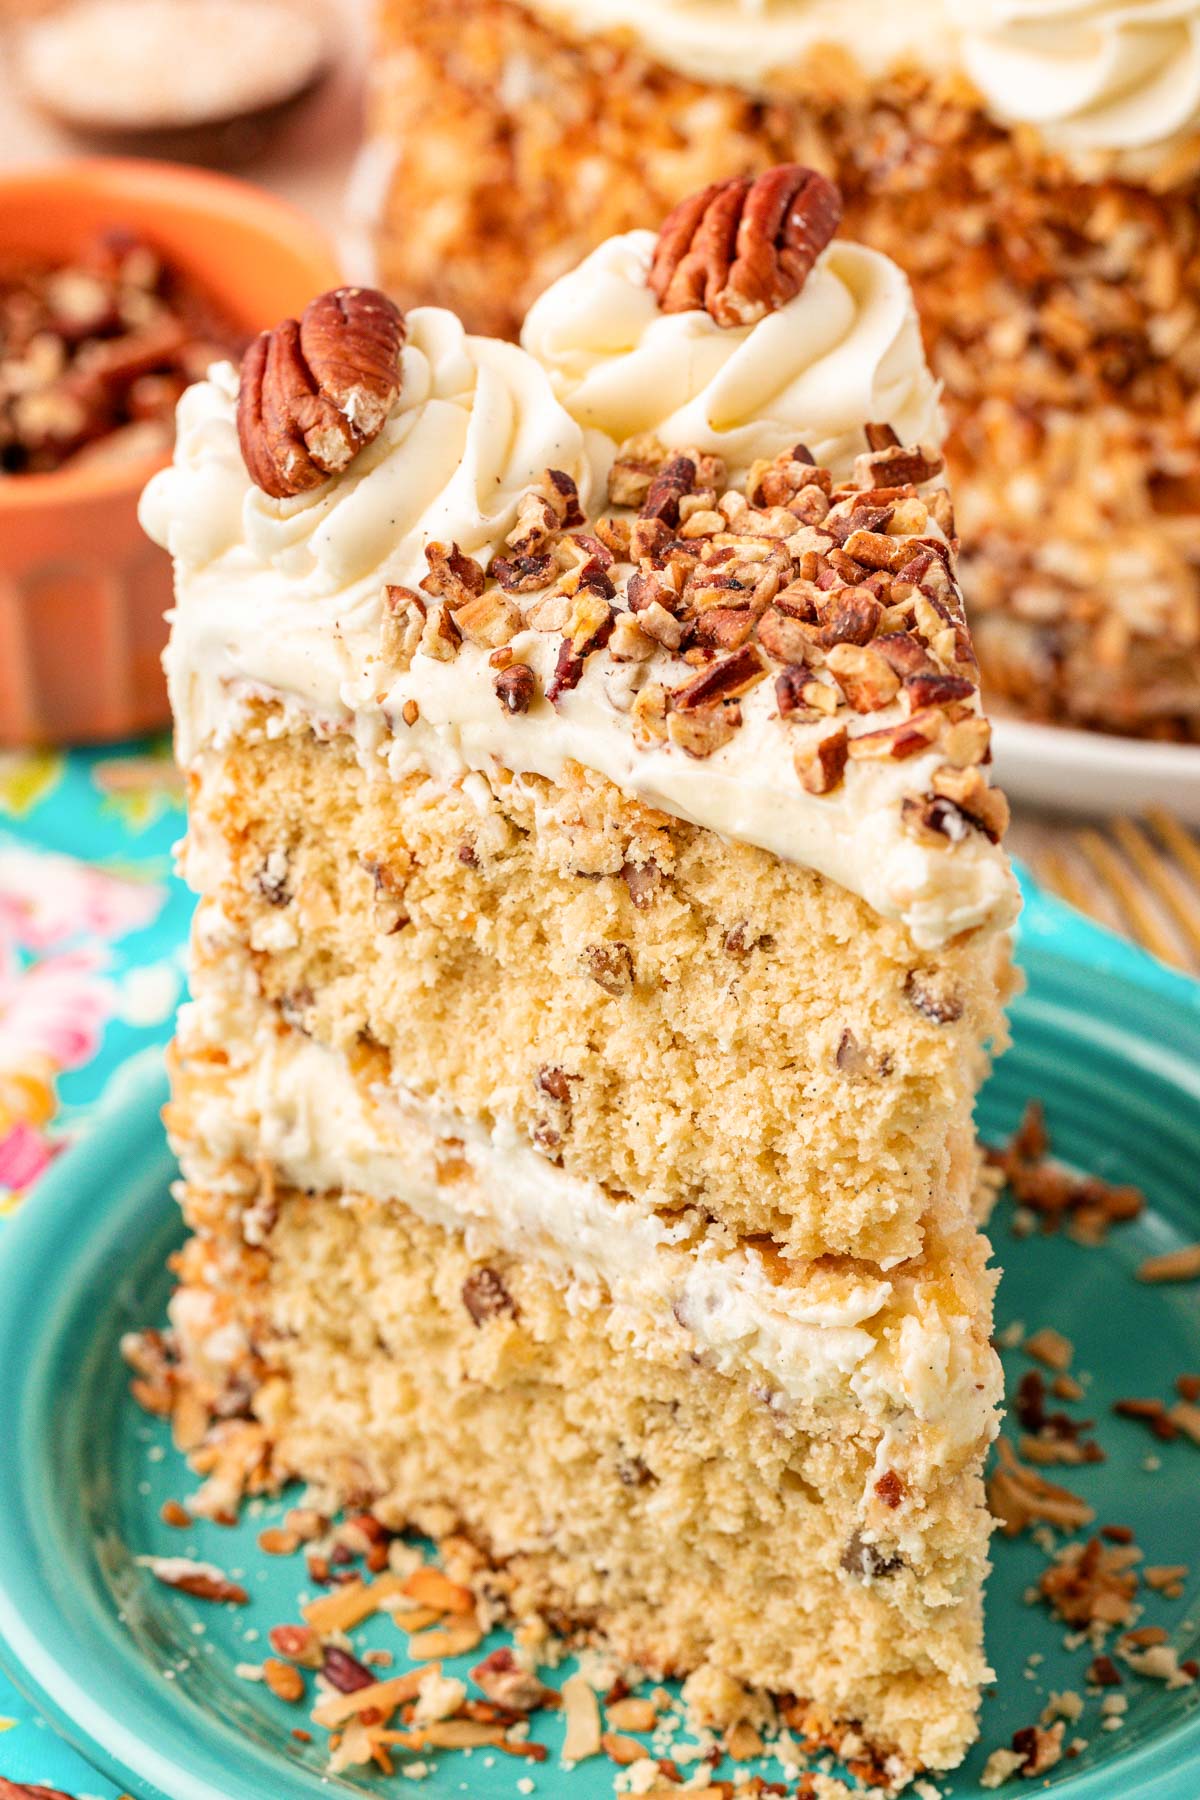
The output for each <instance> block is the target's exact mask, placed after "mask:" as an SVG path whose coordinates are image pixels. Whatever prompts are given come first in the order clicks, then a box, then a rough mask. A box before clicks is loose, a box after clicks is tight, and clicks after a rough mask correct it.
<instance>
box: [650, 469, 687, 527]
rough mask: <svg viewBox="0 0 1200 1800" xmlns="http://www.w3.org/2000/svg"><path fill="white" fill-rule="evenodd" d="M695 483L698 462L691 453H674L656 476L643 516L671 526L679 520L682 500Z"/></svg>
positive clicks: (653, 479) (651, 483)
mask: <svg viewBox="0 0 1200 1800" xmlns="http://www.w3.org/2000/svg"><path fill="white" fill-rule="evenodd" d="M695 483H696V465H695V463H694V462H693V461H692V459H691V457H690V456H672V457H671V458H670V460H669V461H667V462H665V463H664V464H663V466H662V468H661V469H659V470H658V472H657V473H656V474H655V475H654V476H653V478H652V479H651V482H650V486H649V487H648V489H647V490H646V498H645V499H644V500H643V502H642V505H641V509H640V511H641V517H642V518H643V519H657V520H658V521H660V522H661V523H662V524H664V525H669V526H671V527H672V528H673V527H675V526H676V525H678V523H679V502H680V500H681V499H682V498H683V496H684V495H685V494H690V493H691V491H692V488H693V487H694V486H695Z"/></svg>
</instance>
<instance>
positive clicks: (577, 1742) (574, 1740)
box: [561, 1675, 601, 1763]
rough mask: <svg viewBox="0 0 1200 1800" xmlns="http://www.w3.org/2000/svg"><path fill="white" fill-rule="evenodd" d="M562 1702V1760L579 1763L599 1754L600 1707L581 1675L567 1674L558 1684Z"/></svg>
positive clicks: (589, 1686)
mask: <svg viewBox="0 0 1200 1800" xmlns="http://www.w3.org/2000/svg"><path fill="white" fill-rule="evenodd" d="M561 1691H562V1702H563V1708H564V1711H565V1714H566V1726H567V1729H566V1736H565V1737H564V1739H563V1747H562V1759H563V1761H564V1762H566V1763H577V1762H583V1761H584V1760H585V1758H587V1757H589V1756H598V1755H599V1754H600V1747H601V1746H600V1707H599V1705H598V1704H597V1701H596V1696H595V1693H594V1692H593V1690H592V1687H591V1685H590V1684H589V1683H588V1682H587V1681H586V1680H585V1679H584V1677H583V1676H582V1675H569V1676H568V1677H567V1679H566V1681H564V1682H563V1684H562V1690H561Z"/></svg>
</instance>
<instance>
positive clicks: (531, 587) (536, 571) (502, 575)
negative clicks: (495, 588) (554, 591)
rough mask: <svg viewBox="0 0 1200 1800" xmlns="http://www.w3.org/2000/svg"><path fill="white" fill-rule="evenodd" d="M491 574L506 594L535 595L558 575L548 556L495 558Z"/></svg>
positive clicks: (556, 567)
mask: <svg viewBox="0 0 1200 1800" xmlns="http://www.w3.org/2000/svg"><path fill="white" fill-rule="evenodd" d="M491 573H492V574H493V575H494V576H495V577H496V580H497V581H498V582H499V583H500V586H501V587H502V588H503V589H504V591H505V593H506V594H535V593H538V592H540V591H541V589H542V588H547V587H549V586H550V583H551V582H552V581H553V580H554V578H555V576H556V575H557V573H558V564H557V563H556V562H555V560H554V558H553V557H552V556H550V555H548V554H547V555H536V554H535V555H529V554H526V555H523V556H497V557H495V558H494V559H493V562H492V566H491Z"/></svg>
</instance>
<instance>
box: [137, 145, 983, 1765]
mask: <svg viewBox="0 0 1200 1800" xmlns="http://www.w3.org/2000/svg"><path fill="white" fill-rule="evenodd" d="M837 213H838V200H837V194H836V191H835V190H833V189H832V188H831V187H830V186H829V184H828V183H826V182H824V181H823V180H821V179H820V178H818V177H815V176H813V175H812V174H811V172H809V171H806V170H803V169H798V168H795V167H791V166H789V167H785V168H781V169H778V170H773V171H771V172H770V173H769V174H768V175H767V176H765V177H762V178H760V179H759V180H758V181H756V182H754V183H753V184H751V183H748V182H741V181H738V182H730V183H724V184H720V185H719V186H718V188H716V189H714V190H710V191H706V193H705V194H704V195H701V196H697V197H696V198H695V199H694V200H693V201H692V202H690V203H688V204H687V205H686V206H685V207H684V208H681V209H680V210H679V211H678V212H677V213H676V214H675V215H673V216H672V218H671V219H670V220H668V222H667V224H666V226H665V227H664V229H663V232H662V233H661V234H660V236H659V237H658V238H657V239H656V238H655V237H654V236H653V235H652V234H649V233H638V234H634V235H633V237H631V238H627V239H622V240H618V241H616V242H615V243H614V244H612V245H609V246H606V247H605V249H604V250H602V251H601V252H598V253H597V255H596V257H594V258H592V259H590V260H589V262H588V263H586V264H584V265H583V266H582V268H581V269H580V270H579V271H576V273H575V274H574V275H571V276H568V277H566V278H565V279H564V280H563V281H562V282H561V283H559V284H558V285H557V286H556V287H555V288H554V289H552V290H551V291H550V292H549V293H548V294H547V295H546V296H545V297H544V299H543V300H542V301H541V302H539V303H538V305H537V306H535V308H534V309H533V312H532V313H531V316H530V319H529V321H528V322H527V328H526V335H525V347H524V348H521V347H518V346H515V345H512V344H507V343H503V342H499V341H496V340H492V339H487V338H479V337H471V336H468V335H466V334H465V333H464V332H463V330H462V328H461V327H460V325H459V324H458V322H457V321H456V320H455V319H454V318H453V317H452V316H451V315H450V314H449V313H447V312H444V311H441V310H438V309H433V308H422V309H418V310H416V311H414V312H412V313H410V314H409V315H408V317H407V319H404V318H402V317H401V315H400V314H399V313H398V312H397V311H396V310H395V309H394V308H393V307H391V306H390V304H389V303H388V302H386V301H385V300H384V298H383V297H382V296H381V295H376V294H373V293H370V292H367V291H363V290H342V291H341V292H339V293H337V294H334V295H327V296H322V297H321V298H320V299H319V300H317V301H315V302H314V303H313V305H312V306H310V308H309V309H308V311H307V312H306V314H305V316H304V318H303V319H302V320H301V321H299V322H298V323H296V322H286V323H285V324H284V325H282V326H280V327H279V328H277V330H276V331H275V332H273V333H270V334H267V335H265V336H264V338H263V339H261V340H260V341H259V343H258V345H256V346H255V347H254V349H253V350H252V351H251V352H250V354H249V356H248V357H247V359H246V362H245V364H244V366H243V369H242V372H241V377H240V384H239V378H238V376H237V375H236V373H235V372H234V371H233V370H232V369H230V368H218V369H216V370H214V371H213V373H212V375H211V377H210V380H209V382H208V383H207V384H205V385H203V386H201V387H198V388H195V389H193V390H191V391H190V392H189V394H188V395H187V396H186V397H185V399H184V401H183V403H182V412H181V420H180V433H179V443H178V450H177V454H176V461H175V465H174V467H173V468H172V469H171V470H168V471H166V472H165V473H164V474H163V475H161V476H160V477H158V478H156V480H155V482H154V483H153V484H152V486H151V488H150V489H149V490H148V493H147V496H146V500H145V502H144V516H145V519H146V522H147V525H148V527H149V529H150V531H151V533H152V535H153V536H155V537H156V538H157V539H158V540H159V541H160V542H163V543H165V544H167V545H168V546H169V547H170V549H171V550H172V552H173V554H174V556H175V562H176V576H177V610H176V617H175V625H174V633H173V638H172V645H171V649H170V651H169V655H168V665H169V675H170V680H171V688H172V694H173V699H174V705H175V712H176V726H177V745H178V751H179V755H180V758H181V760H182V762H183V763H184V765H185V767H186V769H187V772H188V779H189V788H190V824H189V831H188V840H187V847H186V853H185V868H186V872H187V874H188V877H189V879H190V880H191V882H192V883H193V885H194V886H195V888H196V889H197V891H198V893H199V895H200V905H199V908H198V911H197V916H196V926H195V932H194V939H193V949H192V992H193V995H194V998H193V1000H192V1002H191V1003H190V1005H189V1006H188V1007H187V1008H185V1010H184V1013H183V1015H182V1017H181V1021H180V1028H179V1035H178V1041H177V1045H176V1049H175V1054H174V1065H175V1066H174V1093H173V1099H172V1103H171V1107H170V1111H169V1125H170V1130H171V1134H172V1138H173V1141H174V1143H175V1144H176V1146H177V1148H178V1151H179V1154H180V1158H181V1163H182V1166H183V1172H184V1184H183V1189H182V1192H183V1204H184V1209H185V1212H186V1214H187V1216H188V1219H189V1222H190V1225H191V1227H192V1231H193V1236H192V1237H191V1239H190V1240H189V1242H188V1245H187V1246H186V1248H185V1250H184V1252H183V1254H182V1257H181V1262H180V1287H179V1291H178V1293H177V1295H176V1298H175V1301H174V1304H173V1309H172V1315H173V1326H174V1332H175V1340H176V1342H175V1354H177V1356H178V1359H179V1364H178V1369H177V1373H176V1384H177V1391H178V1393H179V1395H180V1404H181V1406H183V1407H185V1409H186V1414H187V1420H188V1429H189V1434H194V1433H196V1432H198V1431H200V1430H202V1429H203V1430H204V1431H206V1433H207V1443H206V1448H205V1452H204V1463H205V1466H206V1468H207V1469H208V1470H209V1471H211V1473H210V1480H209V1483H208V1487H207V1489H206V1491H205V1492H204V1494H203V1495H202V1504H207V1505H209V1506H210V1508H217V1509H224V1508H226V1507H228V1506H229V1505H230V1504H231V1503H232V1502H233V1501H235V1500H236V1497H237V1495H238V1493H239V1492H240V1491H242V1490H243V1489H245V1488H252V1489H253V1488H262V1487H267V1486H271V1485H275V1484H277V1483H279V1482H282V1481H284V1480H286V1479H288V1478H291V1477H299V1478H301V1479H303V1480H306V1481H308V1482H310V1483H312V1484H313V1485H314V1487H315V1488H316V1489H317V1490H318V1492H319V1493H320V1495H321V1497H322V1503H323V1504H325V1505H334V1504H337V1503H340V1502H344V1501H346V1500H348V1499H353V1500H354V1501H355V1502H356V1503H359V1504H363V1503H367V1504H370V1506H371V1507H372V1508H373V1510H374V1511H375V1512H376V1513H377V1515H378V1516H379V1517H380V1518H382V1519H383V1520H384V1521H385V1522H388V1523H391V1524H393V1525H400V1524H402V1523H403V1524H413V1525H417V1526H420V1527H422V1528H424V1529H427V1530H429V1531H430V1532H431V1533H433V1534H434V1535H435V1536H438V1535H442V1534H444V1533H446V1532H447V1531H450V1530H452V1529H453V1530H459V1531H465V1532H467V1533H468V1534H470V1535H471V1536H472V1537H473V1538H474V1539H475V1540H476V1542H477V1543H478V1544H479V1545H480V1547H481V1548H482V1549H483V1550H485V1551H486V1553H487V1554H488V1556H489V1557H490V1558H492V1559H493V1561H494V1562H495V1564H496V1566H497V1567H498V1568H499V1569H500V1570H501V1571H502V1573H503V1587H504V1591H505V1594H506V1597H507V1601H508V1604H509V1606H510V1608H511V1610H512V1612H513V1613H514V1615H516V1616H518V1617H522V1616H527V1615H529V1614H531V1613H534V1612H541V1613H545V1612H551V1613H552V1614H553V1615H554V1616H556V1617H557V1618H559V1619H562V1620H567V1621H570V1622H571V1623H572V1624H573V1625H574V1626H576V1627H578V1628H580V1629H582V1630H584V1631H589V1632H592V1633H595V1634H596V1635H597V1636H598V1637H600V1638H601V1639H603V1640H605V1641H607V1642H608V1643H610V1644H611V1645H613V1646H614V1647H615V1648H616V1649H617V1650H618V1651H619V1652H620V1653H621V1654H623V1655H626V1656H629V1657H631V1658H633V1659H635V1660H636V1661H638V1662H639V1663H641V1664H642V1665H643V1666H644V1667H646V1668H647V1669H650V1670H653V1671H656V1672H657V1671H662V1672H676V1673H688V1672H695V1671H702V1672H703V1673H702V1674H701V1675H700V1676H699V1677H698V1680H699V1681H700V1682H701V1684H708V1686H709V1687H710V1688H711V1689H712V1690H713V1691H716V1692H719V1693H720V1694H721V1695H722V1696H723V1697H724V1699H725V1701H726V1702H727V1704H728V1706H729V1707H730V1708H732V1709H733V1710H736V1706H737V1704H739V1703H742V1701H743V1700H744V1696H745V1694H746V1693H747V1692H753V1693H758V1692H762V1691H765V1692H767V1693H770V1694H773V1695H777V1696H783V1697H785V1702H784V1703H785V1704H786V1705H787V1706H790V1707H791V1709H792V1710H791V1713H790V1715H789V1716H791V1717H792V1718H793V1719H794V1720H796V1721H797V1722H800V1721H804V1723H805V1728H806V1729H807V1730H808V1731H809V1734H810V1736H812V1737H821V1736H825V1737H829V1736H831V1735H832V1736H833V1737H834V1738H837V1737H839V1736H840V1734H841V1733H843V1732H844V1731H845V1730H846V1729H848V1728H849V1727H851V1726H853V1728H854V1730H855V1732H856V1733H857V1734H858V1737H859V1739H860V1741H861V1742H862V1743H864V1744H866V1745H868V1746H869V1747H870V1749H871V1751H872V1752H873V1753H874V1755H875V1756H876V1758H877V1759H878V1761H879V1763H880V1765H881V1766H882V1767H886V1769H887V1770H888V1772H889V1774H890V1775H891V1776H892V1777H895V1778H899V1777H901V1776H903V1775H906V1774H909V1773H911V1772H913V1771H914V1770H916V1769H919V1768H922V1767H931V1768H942V1767H949V1766H952V1765H953V1764H954V1763H955V1762H956V1761H958V1760H959V1758H960V1757H961V1755H962V1754H963V1751H964V1749H965V1748H966V1746H967V1744H968V1743H969V1741H970V1740H971V1737H972V1735H973V1732H974V1719H975V1712H976V1708H977V1704H978V1697H979V1687H980V1682H981V1680H982V1679H983V1677H984V1675H985V1672H986V1671H985V1666H984V1662H983V1656H982V1648H981V1609H980V1596H981V1586H982V1580H983V1575H984V1571H985V1567H986V1546H987V1536H988V1519H987V1515H986V1512H985V1510H984V1506H983V1498H982V1486H981V1478H980V1470H981V1462H982V1457H983V1454H984V1451H985V1449H986V1446H987V1444H988V1442H989V1441H990V1438H991V1436H992V1435H993V1432H994V1426H995V1407H996V1404H997V1400H998V1397H999V1392H1000V1381H999V1372H998V1366H997V1363H996V1360H995V1357H994V1354H993V1352H992V1349H991V1347H990V1343H989V1332H990V1305H991V1292H992V1286H993V1276H992V1274H991V1273H990V1272H989V1270H988V1268H987V1266H986V1263H987V1254H988V1246H987V1243H986V1240H985V1239H984V1238H983V1237H982V1236H981V1235H980V1234H979V1231H978V1228H977V1218H978V1216H979V1213H980V1210H981V1198H980V1195H981V1184H980V1180H979V1159H978V1154H977V1148H976V1145H975V1140H974V1133H973V1127H972V1121H971V1109H972V1103H973V1099H974V1095H975V1091H976V1089H977V1087H978V1084H979V1081H980V1079H981V1077H982V1075H983V1073H984V1071H985V1069H986V1064H987V1055H988V1051H989V1048H990V1047H994V1046H997V1045H999V1044H1001V1043H1002V1041H1003V1033H1004V1026H1003V1017H1002V1012H1001V1005H1002V1002H1003V999H1004V998H1005V996H1006V993H1007V991H1008V987H1009V983H1010V974H1009V963H1008V930H1007V928H1008V926H1009V925H1010V924H1011V921H1012V919H1013V916H1014V913H1015V887H1014V884H1013V880H1012V876H1011V873H1010V871H1009V869H1008V866H1007V862H1006V859H1005V857H1004V854H1003V851H1002V849H1001V848H1000V845H999V839H1000V837H1001V835H1002V832H1003V827H1004V823H1005V808H1004V803H1003V800H1002V797H1001V796H1000V795H999V794H998V793H997V792H996V791H995V790H994V789H993V788H991V787H990V785H989V783H988V779H987V762H988V727H987V723H986V720H985V719H984V717H983V715H982V713H981V710H980V705H979V696H978V690H977V684H976V671H975V664H974V659H973V656H972V651H971V644H970V640H969V637H968V634H967V631H966V628H965V625H964V622H963V612H962V603H961V596H960V593H959V588H958V584H957V578H956V574H955V540H954V526H953V515H952V512H951V508H950V503H949V500H948V498H947V495H946V493H945V490H944V488H943V487H942V485H941V483H940V479H939V476H940V469H941V462H940V454H939V451H938V448H937V436H938V430H939V421H938V413H937V405H936V390H935V388H934V384H933V383H932V381H931V379H930V377H929V374H928V371H927V370H926V368H925V365H924V362H923V359H922V356H921V350H920V342H919V336H918V333H917V328H916V322H915V318H914V315H913V311H912V305H911V299H910V297H909V293H908V289H907V286H906V284H905V282H904V279H903V277H901V276H900V274H899V273H898V271H897V270H896V269H895V267H894V266H893V265H892V264H890V263H888V262H887V261H886V259H884V258H882V257H881V256H879V255H877V254H875V253H873V252H870V251H866V250H862V249H860V248H858V247H857V246H854V245H851V244H839V243H837V242H831V241H830V240H831V238H832V234H833V231H834V229H835V227H836V223H837ZM787 1697H790V1698H787Z"/></svg>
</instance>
